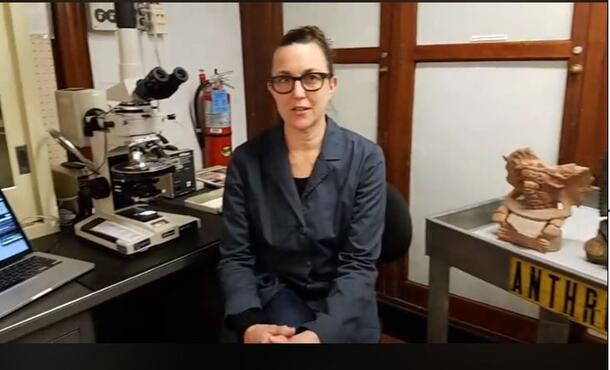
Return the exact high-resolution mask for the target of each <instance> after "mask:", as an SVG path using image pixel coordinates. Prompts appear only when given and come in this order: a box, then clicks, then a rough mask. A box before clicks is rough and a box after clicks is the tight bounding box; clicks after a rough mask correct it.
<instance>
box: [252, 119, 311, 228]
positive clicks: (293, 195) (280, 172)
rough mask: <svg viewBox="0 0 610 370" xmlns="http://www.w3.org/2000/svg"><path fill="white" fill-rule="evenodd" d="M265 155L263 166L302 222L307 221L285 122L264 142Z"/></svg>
mask: <svg viewBox="0 0 610 370" xmlns="http://www.w3.org/2000/svg"><path fill="white" fill-rule="evenodd" d="M264 149H267V150H266V151H265V153H266V154H265V155H264V156H263V163H261V166H262V167H263V169H264V172H265V173H266V176H268V177H269V178H270V179H272V180H273V182H274V183H275V184H276V185H277V187H278V189H279V190H280V193H281V194H282V195H283V197H284V198H285V199H286V201H287V202H288V205H289V206H290V208H291V209H292V211H293V212H294V213H295V215H296V216H297V218H298V219H299V221H300V222H301V224H303V223H304V222H305V220H304V219H303V213H302V212H301V200H300V199H299V194H298V192H297V188H296V185H295V184H294V179H293V178H292V171H291V169H290V162H289V161H288V149H287V148H286V141H285V140H284V131H283V124H279V125H277V126H276V127H275V128H273V130H272V132H271V133H270V135H269V136H268V140H267V142H265V143H264Z"/></svg>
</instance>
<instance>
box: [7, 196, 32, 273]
mask: <svg viewBox="0 0 610 370" xmlns="http://www.w3.org/2000/svg"><path fill="white" fill-rule="evenodd" d="M1 193H2V191H1V190H0V264H2V262H3V261H6V260H8V259H9V258H11V257H13V256H16V255H17V254H19V253H23V252H25V251H28V250H29V244H28V241H27V239H25V237H24V235H23V233H22V232H21V228H20V227H19V225H18V224H17V220H16V219H15V215H14V214H13V213H12V212H11V210H10V209H9V206H8V204H7V202H6V198H5V197H4V194H1Z"/></svg>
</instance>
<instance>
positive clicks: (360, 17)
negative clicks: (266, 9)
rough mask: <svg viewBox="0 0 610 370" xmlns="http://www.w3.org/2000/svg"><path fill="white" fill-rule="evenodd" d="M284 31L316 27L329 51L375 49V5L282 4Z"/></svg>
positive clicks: (376, 11) (376, 14) (377, 38)
mask: <svg viewBox="0 0 610 370" xmlns="http://www.w3.org/2000/svg"><path fill="white" fill-rule="evenodd" d="M283 13H284V32H287V31H288V30H290V29H292V28H295V27H300V26H307V25H315V26H318V27H320V29H322V31H324V33H325V34H326V36H327V37H329V38H330V39H331V40H332V45H331V47H333V48H363V47H377V46H379V16H380V8H379V3H283Z"/></svg>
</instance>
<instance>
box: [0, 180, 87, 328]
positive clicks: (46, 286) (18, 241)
mask: <svg viewBox="0 0 610 370" xmlns="http://www.w3.org/2000/svg"><path fill="white" fill-rule="evenodd" d="M93 267H94V265H93V264H92V263H89V262H84V261H79V260H75V259H72V258H66V257H61V256H57V255H54V254H49V253H41V252H32V247H31V246H30V243H29V242H28V240H27V238H26V236H25V234H24V233H23V230H22V229H21V226H19V223H18V222H17V219H16V217H15V213H14V212H13V211H12V210H11V207H10V206H9V204H8V202H7V200H6V198H5V196H4V194H3V193H2V191H0V317H3V316H6V315H8V314H9V313H11V312H13V311H15V310H16V309H18V308H20V307H22V306H24V305H26V304H28V303H29V302H32V301H33V300H35V299H37V298H39V297H41V296H43V295H45V294H47V293H49V292H50V291H52V290H54V289H57V288H58V287H60V286H61V285H63V284H65V283H67V282H69V281H70V280H73V279H75V278H76V277H78V276H80V275H82V274H84V273H85V272H87V271H89V270H91V269H93Z"/></svg>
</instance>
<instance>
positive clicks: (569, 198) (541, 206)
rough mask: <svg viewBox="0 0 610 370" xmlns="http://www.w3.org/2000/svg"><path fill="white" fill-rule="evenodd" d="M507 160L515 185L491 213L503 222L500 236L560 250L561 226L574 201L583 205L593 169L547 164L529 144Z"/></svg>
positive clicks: (541, 249) (533, 245) (545, 249)
mask: <svg viewBox="0 0 610 370" xmlns="http://www.w3.org/2000/svg"><path fill="white" fill-rule="evenodd" d="M504 160H505V161H506V170H507V172H508V176H507V177H506V179H507V181H508V183H509V184H511V185H512V186H513V187H514V189H513V190H512V191H511V192H510V193H509V194H508V195H507V196H506V198H505V199H504V202H503V204H502V205H501V206H500V207H499V208H498V209H497V210H496V211H495V212H494V213H493V215H492V220H493V221H494V222H497V223H498V224H500V229H499V230H498V233H497V235H498V237H499V238H500V239H502V240H506V241H509V242H512V243H515V244H517V245H520V246H523V247H527V248H533V249H535V250H537V251H540V252H548V251H557V250H559V248H560V246H561V226H562V225H563V223H564V221H565V219H566V218H568V217H570V215H571V208H572V205H580V204H581V203H582V201H583V200H584V197H585V195H586V194H587V192H589V191H591V182H592V181H593V177H592V176H591V172H590V171H589V169H588V168H586V167H581V166H578V165H576V164H574V163H570V164H564V165H558V166H549V165H546V164H544V163H543V162H542V161H540V159H539V158H538V157H537V156H536V155H535V154H534V153H533V152H532V150H531V149H529V148H524V149H518V150H515V151H514V152H512V153H511V154H510V155H509V156H508V157H504Z"/></svg>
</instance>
